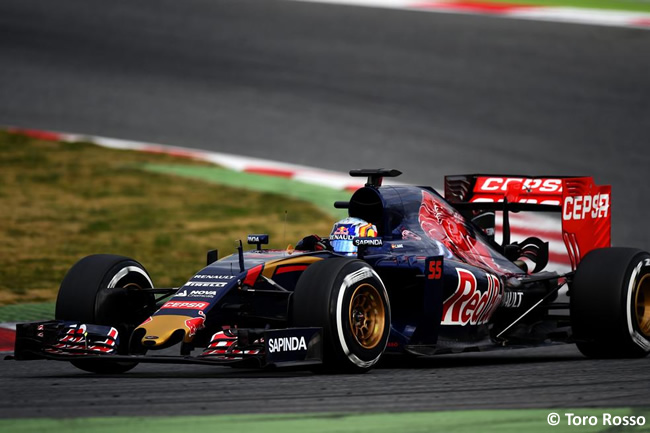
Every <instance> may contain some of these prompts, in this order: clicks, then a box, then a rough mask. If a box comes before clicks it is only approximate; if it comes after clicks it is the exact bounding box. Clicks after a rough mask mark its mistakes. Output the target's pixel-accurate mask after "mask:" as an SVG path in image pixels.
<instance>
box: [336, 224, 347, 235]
mask: <svg viewBox="0 0 650 433" xmlns="http://www.w3.org/2000/svg"><path fill="white" fill-rule="evenodd" d="M333 234H335V235H343V236H347V235H348V234H350V230H348V228H347V227H346V226H338V227H337V228H336V231H335V232H334V233H333Z"/></svg>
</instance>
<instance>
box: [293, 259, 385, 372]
mask: <svg viewBox="0 0 650 433" xmlns="http://www.w3.org/2000/svg"><path fill="white" fill-rule="evenodd" d="M292 319H293V320H292V323H293V325H294V326H298V327H300V326H306V327H321V328H323V368H324V370H325V371H328V372H350V373H363V372H366V371H368V370H370V368H372V366H373V365H375V364H376V363H377V362H378V361H379V359H380V358H381V355H382V354H383V353H384V350H385V349H386V344H387V343H388V336H389V333H390V305H389V302H388V295H387V293H386V288H385V287H384V284H383V282H382V281H381V279H380V278H379V276H378V275H377V273H375V271H374V270H373V269H372V268H371V267H370V266H369V265H368V264H367V263H365V262H363V261H361V260H355V259H348V258H333V259H325V260H323V261H320V262H316V263H314V264H312V265H311V266H309V268H307V270H306V271H305V272H304V273H303V274H302V275H301V277H300V279H299V280H298V283H297V285H296V289H295V292H294V293H293V297H292Z"/></svg>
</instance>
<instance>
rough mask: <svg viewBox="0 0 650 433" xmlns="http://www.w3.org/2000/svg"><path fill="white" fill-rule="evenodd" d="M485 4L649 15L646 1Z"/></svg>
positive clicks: (493, 0)
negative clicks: (573, 8)
mask: <svg viewBox="0 0 650 433" xmlns="http://www.w3.org/2000/svg"><path fill="white" fill-rule="evenodd" d="M479 3H481V2H480V1H479ZM485 3H504V4H511V5H512V4H514V5H528V6H553V7H555V6H559V7H575V8H586V9H604V10H613V11H627V12H645V13H650V1H648V0H487V1H485Z"/></svg>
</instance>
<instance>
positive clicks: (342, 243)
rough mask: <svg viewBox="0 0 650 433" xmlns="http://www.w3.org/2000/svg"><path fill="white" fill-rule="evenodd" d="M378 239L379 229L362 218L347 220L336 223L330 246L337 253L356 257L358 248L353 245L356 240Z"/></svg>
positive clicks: (331, 234)
mask: <svg viewBox="0 0 650 433" xmlns="http://www.w3.org/2000/svg"><path fill="white" fill-rule="evenodd" d="M360 237H361V238H363V237H369V238H370V237H371V238H376V237H377V227H376V226H375V225H374V224H370V223H369V222H367V221H364V220H362V219H361V218H351V217H349V218H345V219H342V220H341V221H338V222H336V223H334V227H332V232H331V233H330V245H331V246H332V249H333V250H334V252H336V253H341V254H346V255H349V256H350V255H354V254H356V253H357V247H356V246H354V244H353V243H352V239H354V238H360Z"/></svg>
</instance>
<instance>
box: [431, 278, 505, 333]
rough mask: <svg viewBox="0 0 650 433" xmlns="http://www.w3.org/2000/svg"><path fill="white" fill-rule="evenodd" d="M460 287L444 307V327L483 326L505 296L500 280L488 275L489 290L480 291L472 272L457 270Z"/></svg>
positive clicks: (446, 301)
mask: <svg viewBox="0 0 650 433" xmlns="http://www.w3.org/2000/svg"><path fill="white" fill-rule="evenodd" d="M456 273H457V274H458V286H457V287H456V290H455V291H454V293H453V294H452V295H451V296H450V297H449V298H447V299H446V300H445V302H444V304H443V306H442V322H440V323H442V324H443V325H467V324H470V325H481V324H483V323H486V322H487V321H488V320H489V319H490V317H491V316H492V313H493V312H494V310H495V309H496V308H497V307H498V306H499V301H500V300H501V297H502V296H503V295H502V293H501V283H500V281H499V279H498V278H497V277H496V276H494V275H491V274H487V273H486V276H487V282H488V288H487V290H486V291H485V292H481V291H479V290H478V284H477V281H476V277H475V276H474V274H472V273H471V272H470V271H467V270H465V269H458V268H456Z"/></svg>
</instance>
